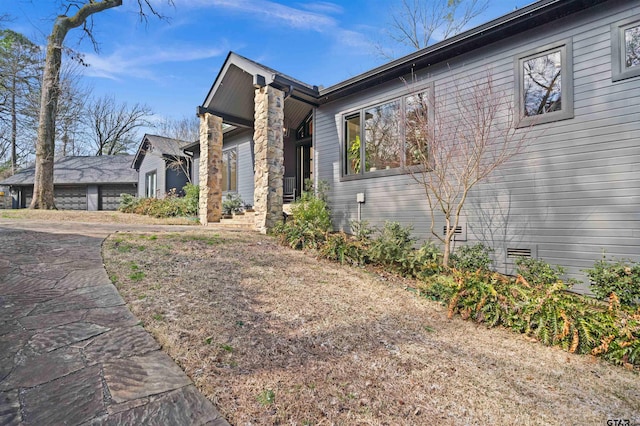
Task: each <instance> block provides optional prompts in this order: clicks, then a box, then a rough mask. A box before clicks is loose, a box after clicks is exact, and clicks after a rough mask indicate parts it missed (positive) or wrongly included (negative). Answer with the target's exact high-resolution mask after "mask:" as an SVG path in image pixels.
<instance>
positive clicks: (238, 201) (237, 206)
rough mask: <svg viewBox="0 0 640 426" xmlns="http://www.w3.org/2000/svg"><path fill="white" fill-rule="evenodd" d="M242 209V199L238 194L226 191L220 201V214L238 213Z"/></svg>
mask: <svg viewBox="0 0 640 426" xmlns="http://www.w3.org/2000/svg"><path fill="white" fill-rule="evenodd" d="M243 209H244V202H243V201H242V198H241V197H240V194H237V193H234V192H228V193H227V196H226V197H225V199H224V201H223V202H222V214H224V215H230V214H233V213H240V212H241V211H242V210H243Z"/></svg>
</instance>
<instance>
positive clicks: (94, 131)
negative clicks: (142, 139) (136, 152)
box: [85, 96, 153, 155]
mask: <svg viewBox="0 0 640 426" xmlns="http://www.w3.org/2000/svg"><path fill="white" fill-rule="evenodd" d="M152 115H153V112H152V111H151V108H150V107H148V106H147V105H141V104H135V105H133V106H132V107H129V106H128V105H127V103H126V102H122V103H118V102H117V101H116V100H115V98H114V97H113V96H103V97H101V98H97V99H95V100H94V101H93V102H91V104H90V105H89V106H88V108H87V113H86V115H85V120H86V123H85V125H86V128H87V132H88V133H89V137H90V138H91V139H92V142H93V146H94V149H95V151H94V152H95V155H114V154H123V153H126V152H128V151H129V149H130V148H131V147H132V146H133V145H134V144H135V143H136V140H137V139H138V134H137V131H138V129H140V128H142V127H150V126H152V123H151V121H150V120H149V118H150V117H151V116H152Z"/></svg>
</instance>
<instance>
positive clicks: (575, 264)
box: [314, 2, 640, 278]
mask: <svg viewBox="0 0 640 426" xmlns="http://www.w3.org/2000/svg"><path fill="white" fill-rule="evenodd" d="M625 3H626V4H627V5H628V4H630V3H629V2H619V3H615V2H614V3H611V4H607V5H606V7H598V8H594V9H592V10H587V11H584V12H581V13H579V14H576V15H575V16H572V17H569V18H568V19H564V20H562V21H560V22H556V23H553V24H552V25H548V26H543V27H540V28H538V29H536V30H534V31H530V32H527V33H525V34H521V35H519V36H517V37H513V38H511V39H506V40H503V41H501V42H499V43H496V44H494V45H491V46H488V47H486V48H485V49H481V50H478V51H476V52H474V53H471V54H467V55H464V56H463V57H459V58H454V59H453V60H451V61H449V63H447V64H440V65H436V66H432V67H430V68H429V69H428V70H416V71H415V75H417V76H418V78H420V79H422V81H424V82H427V83H432V84H433V85H434V87H435V93H436V99H438V96H439V95H440V94H442V93H443V91H444V87H446V86H447V85H450V84H451V82H452V81H463V80H464V79H468V78H471V79H473V78H477V77H481V76H482V75H483V74H484V73H485V72H486V71H487V69H489V70H490V72H491V73H492V76H493V80H494V83H495V85H496V86H497V87H498V88H499V89H502V90H505V91H508V92H509V93H513V86H514V69H513V61H514V58H516V57H517V56H518V55H520V54H522V53H524V52H527V51H529V50H531V49H535V48H537V47H540V46H544V45H547V44H549V43H553V42H556V41H561V40H564V39H567V38H570V39H571V40H572V46H573V71H574V72H573V83H574V114H575V116H574V118H572V119H568V120H563V121H557V122H552V123H548V124H542V125H538V126H535V127H534V128H533V129H532V130H531V131H530V133H529V134H528V137H529V138H530V140H531V144H530V146H529V147H528V149H527V151H526V153H524V154H523V155H520V156H519V157H517V158H515V159H514V160H513V161H512V162H511V163H509V164H506V165H505V166H504V167H502V168H501V169H500V170H499V171H498V172H497V173H496V174H495V175H494V176H493V177H492V179H491V180H490V181H488V182H487V183H485V184H482V185H480V186H478V187H477V188H476V189H474V191H473V192H472V194H471V196H470V199H469V201H468V202H467V204H466V207H465V218H464V222H465V224H466V226H467V234H468V235H467V236H468V243H474V242H476V241H483V242H485V243H488V244H490V245H492V246H493V247H494V248H496V250H497V251H496V255H495V257H496V266H497V267H498V268H499V269H506V268H507V266H506V265H505V264H504V249H505V248H506V247H520V246H523V247H526V246H528V245H534V246H535V247H536V248H537V255H538V257H540V258H544V259H545V260H546V261H548V262H550V263H555V264H561V265H563V266H565V267H567V268H568V269H569V272H570V275H572V276H575V277H580V278H584V275H583V274H582V273H581V270H582V269H584V268H586V267H589V266H591V265H592V264H593V261H594V260H596V259H598V258H600V257H601V255H602V252H603V250H606V252H607V254H608V255H616V256H624V257H631V258H634V259H636V260H640V243H638V240H637V238H638V237H640V174H638V164H640V140H639V139H638V138H639V135H640V78H632V79H628V80H623V81H619V82H612V81H611V75H612V73H611V44H610V43H611V42H610V35H611V33H610V25H611V24H612V23H614V22H616V21H619V20H622V19H625V18H627V17H629V16H633V15H640V6H633V7H629V6H625ZM625 8H626V9H625ZM409 86H411V85H409ZM409 90H410V87H408V86H407V85H406V84H404V83H402V82H399V81H398V82H395V83H387V84H384V85H380V86H378V87H374V88H371V89H369V90H367V91H366V92H363V93H360V94H357V95H352V96H351V97H349V98H344V99H341V100H339V101H336V102H333V103H331V104H327V105H323V106H322V107H320V108H318V109H317V110H316V116H315V120H316V126H315V130H316V134H315V137H314V147H315V155H316V157H315V158H316V167H317V174H316V176H317V179H318V180H325V181H327V182H329V184H330V188H331V189H330V193H329V200H330V206H331V209H332V212H333V220H334V226H335V227H336V228H337V229H345V230H346V229H348V228H349V221H350V220H354V219H356V218H357V211H358V205H357V203H356V194H357V193H358V192H364V193H365V194H366V197H367V198H366V203H365V204H364V205H363V206H362V218H363V219H365V220H368V221H370V222H371V223H372V224H375V225H380V224H382V223H384V221H385V220H396V221H399V222H401V223H403V224H406V225H409V224H410V225H413V226H414V229H415V233H416V235H417V236H418V237H420V238H429V234H430V232H429V225H430V220H429V212H428V207H427V202H426V198H425V195H424V191H423V189H422V187H421V186H420V185H418V184H417V183H416V182H415V181H414V180H413V179H412V178H411V177H410V176H407V175H400V176H391V177H377V178H370V179H361V180H357V181H341V180H340V173H341V165H340V160H339V158H340V149H341V141H340V139H341V131H342V130H341V119H342V114H343V113H345V112H347V111H352V110H354V109H357V108H361V107H364V106H368V105H371V104H375V103H378V102H381V101H384V100H386V99H390V98H394V97H399V96H403V95H405V94H407V93H408V92H409ZM442 227H443V220H442V218H441V217H439V218H438V220H437V225H436V229H438V228H439V229H440V230H442ZM457 244H460V243H457Z"/></svg>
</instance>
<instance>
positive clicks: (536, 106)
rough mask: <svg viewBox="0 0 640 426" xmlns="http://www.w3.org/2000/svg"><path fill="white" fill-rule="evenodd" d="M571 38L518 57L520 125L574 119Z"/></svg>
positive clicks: (517, 93) (517, 80)
mask: <svg viewBox="0 0 640 426" xmlns="http://www.w3.org/2000/svg"><path fill="white" fill-rule="evenodd" d="M572 59H573V58H572V48H571V40H565V41H563V42H561V43H557V44H554V45H547V46H544V47H541V48H538V49H535V50H532V51H529V52H525V53H524V54H523V55H520V56H519V57H517V58H516V60H515V67H516V91H515V93H516V105H517V106H518V111H519V114H520V120H521V121H520V124H521V125H522V126H529V125H532V124H541V123H549V122H552V121H557V120H564V119H567V118H573V65H572Z"/></svg>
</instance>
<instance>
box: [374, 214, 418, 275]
mask: <svg viewBox="0 0 640 426" xmlns="http://www.w3.org/2000/svg"><path fill="white" fill-rule="evenodd" d="M412 230H413V227H412V226H406V227H404V226H402V225H401V224H399V223H398V222H385V224H384V227H383V228H382V229H380V230H378V235H377V237H376V238H375V239H373V241H372V242H371V247H370V248H369V257H370V258H371V261H372V262H374V263H378V264H380V265H384V266H391V267H394V268H396V269H400V270H402V267H401V266H402V264H403V263H404V262H405V261H406V260H407V258H408V257H409V256H410V253H411V251H412V250H413V244H414V243H415V241H416V239H415V238H413V237H412V236H411V231H412ZM398 267H400V268H398Z"/></svg>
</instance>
